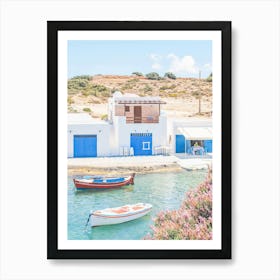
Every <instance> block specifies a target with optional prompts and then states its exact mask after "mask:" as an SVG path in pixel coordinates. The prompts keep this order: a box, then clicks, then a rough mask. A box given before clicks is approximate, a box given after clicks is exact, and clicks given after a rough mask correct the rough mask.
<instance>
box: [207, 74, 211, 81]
mask: <svg viewBox="0 0 280 280" xmlns="http://www.w3.org/2000/svg"><path fill="white" fill-rule="evenodd" d="M206 81H207V82H212V73H211V74H210V75H209V76H208V77H207V79H206Z"/></svg>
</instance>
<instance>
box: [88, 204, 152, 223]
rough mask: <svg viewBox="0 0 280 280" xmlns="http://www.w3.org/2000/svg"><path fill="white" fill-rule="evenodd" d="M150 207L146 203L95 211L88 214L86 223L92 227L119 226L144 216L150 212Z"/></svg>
mask: <svg viewBox="0 0 280 280" xmlns="http://www.w3.org/2000/svg"><path fill="white" fill-rule="evenodd" d="M152 207H153V206H152V205H151V204H148V203H137V204H133V205H124V206H121V207H116V208H106V209H103V210H97V211H94V212H92V213H90V215H89V220H88V222H90V225H91V226H92V227H95V226H102V225H113V224H120V223H124V222H128V221H132V220H135V219H138V218H141V217H143V216H145V215H146V214H148V213H149V212H150V211H151V210H152Z"/></svg>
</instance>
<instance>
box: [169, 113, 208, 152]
mask: <svg viewBox="0 0 280 280" xmlns="http://www.w3.org/2000/svg"><path fill="white" fill-rule="evenodd" d="M170 128H171V129H169V134H170V135H172V139H173V141H172V149H171V150H172V152H173V153H188V154H194V150H193V148H194V146H195V145H197V146H198V147H200V148H201V149H198V148H197V149H196V150H197V152H202V153H212V137H213V136H212V121H211V120H203V119H197V120H194V119H192V120H190V121H188V120H173V121H172V122H171V126H170Z"/></svg>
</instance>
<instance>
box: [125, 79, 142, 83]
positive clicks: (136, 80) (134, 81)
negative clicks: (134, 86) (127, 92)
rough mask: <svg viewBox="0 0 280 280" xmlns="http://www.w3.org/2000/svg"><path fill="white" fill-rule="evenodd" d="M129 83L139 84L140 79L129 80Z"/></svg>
mask: <svg viewBox="0 0 280 280" xmlns="http://www.w3.org/2000/svg"><path fill="white" fill-rule="evenodd" d="M127 82H128V83H137V82H139V79H137V78H134V79H130V80H128V81H127Z"/></svg>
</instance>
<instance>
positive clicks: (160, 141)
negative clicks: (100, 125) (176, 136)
mask: <svg viewBox="0 0 280 280" xmlns="http://www.w3.org/2000/svg"><path fill="white" fill-rule="evenodd" d="M114 129H115V130H114V135H113V136H112V137H113V139H114V142H113V143H112V146H111V151H112V155H119V154H120V148H121V147H130V134H131V133H152V134H153V136H152V137H153V148H154V147H156V146H163V145H167V121H166V117H165V116H160V117H159V123H136V124H134V123H132V124H127V123H126V118H125V117H115V118H114Z"/></svg>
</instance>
